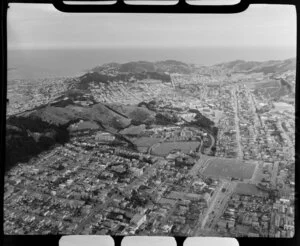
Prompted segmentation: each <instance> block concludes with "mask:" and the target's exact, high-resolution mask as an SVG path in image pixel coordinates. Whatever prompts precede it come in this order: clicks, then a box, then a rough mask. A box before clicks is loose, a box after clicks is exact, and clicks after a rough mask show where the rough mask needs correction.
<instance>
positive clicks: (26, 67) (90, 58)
mask: <svg viewBox="0 0 300 246" xmlns="http://www.w3.org/2000/svg"><path fill="white" fill-rule="evenodd" d="M7 56H8V80H14V79H38V78H49V77H74V76H79V75H82V74H84V73H85V72H86V71H87V70H89V69H91V68H93V67H95V66H99V65H102V64H104V63H109V62H120V63H124V62H130V61H139V60H144V61H160V60H166V59H175V60H178V61H182V62H186V63H194V64H199V65H213V64H217V63H222V62H226V61H232V60H236V59H241V60H249V61H250V60H251V61H267V60H283V59H288V58H292V57H295V56H296V48H295V47H284V48H283V47H282V48H278V47H277V48H275V47H266V48H262V47H260V48H257V47H247V48H245V47H244V48H243V47H200V48H198V47H197V48H140V47H139V48H108V49H107V48H99V49H65V50H62V49H57V50H55V49H49V50H38V49H37V50H8V54H7Z"/></svg>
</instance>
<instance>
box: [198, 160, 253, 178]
mask: <svg viewBox="0 0 300 246" xmlns="http://www.w3.org/2000/svg"><path fill="white" fill-rule="evenodd" d="M254 169H255V164H252V163H247V164H245V163H244V162H243V161H240V160H237V159H229V158H222V159H221V158H215V159H211V160H210V163H209V165H208V166H207V168H206V169H205V170H204V172H203V174H204V175H207V176H213V177H224V178H240V179H250V178H251V177H252V175H253V172H254Z"/></svg>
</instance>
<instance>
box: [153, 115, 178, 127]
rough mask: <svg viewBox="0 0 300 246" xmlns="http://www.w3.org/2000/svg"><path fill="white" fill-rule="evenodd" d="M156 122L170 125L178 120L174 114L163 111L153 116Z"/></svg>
mask: <svg viewBox="0 0 300 246" xmlns="http://www.w3.org/2000/svg"><path fill="white" fill-rule="evenodd" d="M155 119H156V124H158V125H171V124H175V123H177V122H178V121H179V118H178V116H177V115H176V114H172V113H168V112H164V113H157V114H156V116H155Z"/></svg>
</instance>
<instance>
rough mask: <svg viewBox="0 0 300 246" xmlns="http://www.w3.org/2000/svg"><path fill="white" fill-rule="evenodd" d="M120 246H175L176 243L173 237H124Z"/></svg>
mask: <svg viewBox="0 0 300 246" xmlns="http://www.w3.org/2000/svg"><path fill="white" fill-rule="evenodd" d="M121 246H177V243H176V240H175V238H174V237H164V236H125V237H124V238H123V239H122V242H121Z"/></svg>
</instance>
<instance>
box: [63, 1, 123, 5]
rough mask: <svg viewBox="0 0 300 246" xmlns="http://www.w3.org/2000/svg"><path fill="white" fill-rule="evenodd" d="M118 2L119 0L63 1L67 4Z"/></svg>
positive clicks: (111, 3) (108, 3) (110, 3)
mask: <svg viewBox="0 0 300 246" xmlns="http://www.w3.org/2000/svg"><path fill="white" fill-rule="evenodd" d="M116 2H117V0H109V1H101V0H98V1H63V3H64V4H65V5H113V4H115V3H116Z"/></svg>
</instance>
